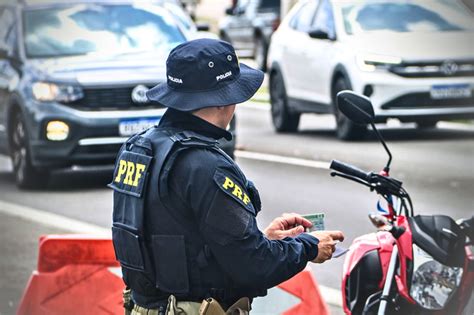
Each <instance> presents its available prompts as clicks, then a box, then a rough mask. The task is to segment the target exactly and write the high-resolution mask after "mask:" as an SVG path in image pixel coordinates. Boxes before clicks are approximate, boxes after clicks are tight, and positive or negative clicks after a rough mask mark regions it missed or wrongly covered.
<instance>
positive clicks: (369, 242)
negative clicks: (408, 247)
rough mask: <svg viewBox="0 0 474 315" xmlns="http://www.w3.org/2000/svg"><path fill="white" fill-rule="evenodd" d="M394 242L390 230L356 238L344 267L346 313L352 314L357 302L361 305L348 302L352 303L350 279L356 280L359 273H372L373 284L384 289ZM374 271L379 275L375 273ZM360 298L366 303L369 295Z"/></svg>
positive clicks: (343, 289)
mask: <svg viewBox="0 0 474 315" xmlns="http://www.w3.org/2000/svg"><path fill="white" fill-rule="evenodd" d="M394 243H395V239H394V238H393V236H392V234H390V233H388V232H377V233H371V234H366V235H362V236H360V237H358V238H356V239H355V240H354V242H353V243H352V245H351V247H350V248H349V252H348V253H347V255H346V259H345V260H344V267H343V280H342V295H343V308H344V312H345V313H346V314H351V309H353V308H354V307H355V304H358V305H360V304H359V301H356V303H354V302H352V304H353V305H348V303H351V302H349V301H348V300H347V298H348V296H347V294H350V292H349V291H350V289H351V288H350V284H351V283H350V282H351V281H350V279H351V278H352V280H353V281H354V280H355V279H357V277H358V274H359V273H362V274H370V275H371V276H372V281H375V283H374V285H373V286H374V287H376V290H380V289H382V288H383V285H384V282H385V278H386V276H387V271H388V265H389V264H390V256H391V254H392V250H393V244H394ZM375 264H378V266H377V267H378V268H376V267H374V266H373V265H375ZM358 268H362V269H364V268H369V269H370V270H359V269H358ZM376 269H378V270H380V271H378V270H376ZM374 273H376V274H377V275H374ZM362 281H363V282H364V284H365V285H367V284H368V279H362ZM356 284H357V283H356ZM357 285H359V286H360V285H362V283H360V282H359V283H358V284H357ZM349 297H350V296H349ZM360 298H363V299H364V300H363V301H360V303H362V305H364V304H365V299H366V298H367V297H362V296H361V297H360ZM351 306H352V307H351Z"/></svg>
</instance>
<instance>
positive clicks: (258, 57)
mask: <svg viewBox="0 0 474 315" xmlns="http://www.w3.org/2000/svg"><path fill="white" fill-rule="evenodd" d="M253 55H254V59H255V62H256V63H257V67H258V68H259V69H260V70H262V71H266V70H267V45H266V44H265V41H264V40H263V37H262V36H257V37H255V42H254V52H253Z"/></svg>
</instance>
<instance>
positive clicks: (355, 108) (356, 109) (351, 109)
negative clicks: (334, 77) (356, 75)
mask: <svg viewBox="0 0 474 315" xmlns="http://www.w3.org/2000/svg"><path fill="white" fill-rule="evenodd" d="M336 101H337V108H338V109H339V110H340V111H341V112H342V113H343V114H344V115H346V117H347V118H349V119H350V120H352V121H353V122H355V123H356V124H359V125H367V124H372V123H373V122H374V118H375V114H374V108H373V106H372V103H371V102H370V99H369V98H367V97H365V96H362V95H359V94H356V93H354V92H352V91H341V92H339V93H337V97H336Z"/></svg>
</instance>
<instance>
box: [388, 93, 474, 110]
mask: <svg viewBox="0 0 474 315" xmlns="http://www.w3.org/2000/svg"><path fill="white" fill-rule="evenodd" d="M450 107H474V99H473V98H472V97H471V98H459V99H440V100H435V99H432V98H431V96H430V93H411V94H407V95H403V96H400V97H397V98H395V99H393V100H391V101H390V102H388V103H385V104H383V105H382V109H391V108H400V109H409V108H450Z"/></svg>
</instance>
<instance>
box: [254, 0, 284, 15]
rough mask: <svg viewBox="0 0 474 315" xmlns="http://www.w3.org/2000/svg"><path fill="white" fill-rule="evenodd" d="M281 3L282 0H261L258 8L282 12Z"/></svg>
mask: <svg viewBox="0 0 474 315" xmlns="http://www.w3.org/2000/svg"><path fill="white" fill-rule="evenodd" d="M280 4H281V3H280V0H261V1H260V4H259V6H258V10H259V11H274V12H280Z"/></svg>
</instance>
